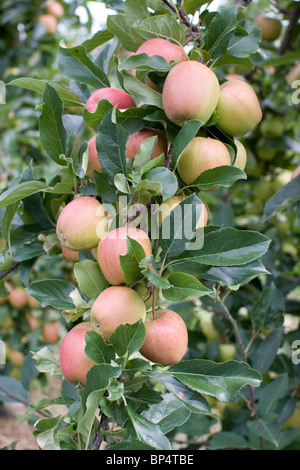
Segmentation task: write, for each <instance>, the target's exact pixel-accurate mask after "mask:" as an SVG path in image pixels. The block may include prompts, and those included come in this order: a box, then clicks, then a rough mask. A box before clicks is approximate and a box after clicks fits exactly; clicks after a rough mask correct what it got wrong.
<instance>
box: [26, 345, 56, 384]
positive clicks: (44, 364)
mask: <svg viewBox="0 0 300 470" xmlns="http://www.w3.org/2000/svg"><path fill="white" fill-rule="evenodd" d="M31 354H32V357H33V359H34V360H35V361H36V362H37V364H36V368H37V370H38V371H39V372H45V373H46V374H49V375H55V376H56V377H59V378H63V373H62V371H61V368H60V363H59V360H58V359H57V358H56V357H55V356H54V355H53V354H52V352H51V351H50V350H49V349H48V348H47V347H45V348H42V349H39V350H38V351H37V352H31Z"/></svg>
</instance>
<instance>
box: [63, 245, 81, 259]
mask: <svg viewBox="0 0 300 470" xmlns="http://www.w3.org/2000/svg"><path fill="white" fill-rule="evenodd" d="M60 248H61V252H62V254H63V256H64V258H65V260H67V261H73V263H77V262H78V261H79V254H78V251H74V250H70V249H69V248H66V247H65V246H64V245H63V244H62V243H61V242H60Z"/></svg>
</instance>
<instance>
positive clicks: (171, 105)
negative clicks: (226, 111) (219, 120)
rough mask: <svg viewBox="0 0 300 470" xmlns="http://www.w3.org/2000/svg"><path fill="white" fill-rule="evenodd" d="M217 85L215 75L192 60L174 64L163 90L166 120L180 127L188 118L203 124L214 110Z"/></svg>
mask: <svg viewBox="0 0 300 470" xmlns="http://www.w3.org/2000/svg"><path fill="white" fill-rule="evenodd" d="M219 96H220V85H219V81H218V78H217V76H216V75H215V73H214V72H213V71H212V70H211V69H210V68H208V67H207V66H206V65H204V64H201V63H200V62H197V61H195V60H187V61H183V62H179V63H178V64H176V65H175V66H174V67H173V68H172V69H171V70H170V72H169V73H168V75H167V77H166V80H165V83H164V87H163V91H162V100H163V108H164V111H165V113H166V115H167V117H168V118H169V119H170V120H171V121H172V122H175V124H178V125H179V126H183V125H184V123H185V122H186V121H187V120H189V119H199V120H200V121H203V123H206V122H207V121H208V120H209V118H210V117H211V115H212V114H213V112H214V110H215V109H216V106H217V103H218V99H219Z"/></svg>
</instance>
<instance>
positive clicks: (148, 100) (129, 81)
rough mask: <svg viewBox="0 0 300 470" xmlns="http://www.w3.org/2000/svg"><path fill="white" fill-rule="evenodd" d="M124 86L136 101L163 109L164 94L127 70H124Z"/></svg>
mask: <svg viewBox="0 0 300 470" xmlns="http://www.w3.org/2000/svg"><path fill="white" fill-rule="evenodd" d="M122 77H123V86H124V88H125V90H126V91H127V93H129V94H130V95H131V96H132V98H133V99H134V101H135V102H136V103H140V102H143V103H145V104H148V105H152V106H156V107H157V108H160V109H163V104H162V95H161V93H158V92H157V91H155V90H153V89H152V88H150V87H149V86H148V85H146V84H145V83H143V82H141V81H140V80H138V79H137V78H136V77H134V76H133V75H132V74H131V73H129V72H127V71H126V70H123V71H122Z"/></svg>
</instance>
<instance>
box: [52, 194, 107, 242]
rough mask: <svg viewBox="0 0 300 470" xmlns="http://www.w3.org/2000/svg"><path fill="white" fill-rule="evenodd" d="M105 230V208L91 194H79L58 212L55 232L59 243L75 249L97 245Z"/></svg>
mask: <svg viewBox="0 0 300 470" xmlns="http://www.w3.org/2000/svg"><path fill="white" fill-rule="evenodd" d="M106 230H107V219H106V216H105V210H104V208H103V206H102V205H101V204H100V202H99V201H97V199H95V198H93V197H91V196H81V197H78V198H76V199H73V200H72V201H71V202H69V203H68V204H67V205H66V206H65V207H64V208H63V210H62V211H61V213H60V214H59V217H58V219H57V224H56V234H57V236H58V238H59V241H60V242H61V244H62V245H63V246H64V247H66V248H69V249H70V250H75V251H84V250H90V249H91V248H94V247H95V246H97V244H98V243H99V240H100V238H101V237H102V236H103V235H104V234H105V233H106Z"/></svg>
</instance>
